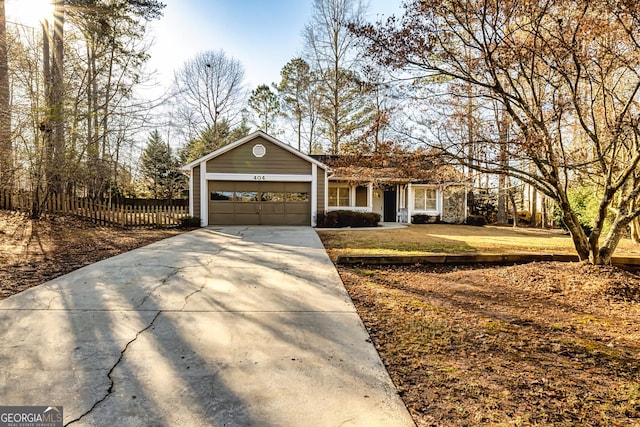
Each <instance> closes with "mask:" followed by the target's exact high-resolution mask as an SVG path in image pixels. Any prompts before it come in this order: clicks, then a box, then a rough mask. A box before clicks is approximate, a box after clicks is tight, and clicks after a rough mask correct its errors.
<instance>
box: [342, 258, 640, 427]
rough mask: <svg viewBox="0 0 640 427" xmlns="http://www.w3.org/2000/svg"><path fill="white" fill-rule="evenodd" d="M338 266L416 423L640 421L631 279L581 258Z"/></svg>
mask: <svg viewBox="0 0 640 427" xmlns="http://www.w3.org/2000/svg"><path fill="white" fill-rule="evenodd" d="M339 271H340V274H341V276H342V278H343V281H344V282H345V285H346V286H347V289H348V290H349V293H350V295H351V297H352V299H353V301H354V303H355V304H356V307H357V308H358V312H359V314H360V316H361V317H362V319H363V322H364V323H365V325H366V326H367V329H368V330H369V331H370V334H371V337H372V340H373V342H374V344H375V345H376V348H377V349H378V351H379V352H380V354H381V357H382V358H383V361H384V363H385V364H386V365H387V367H388V370H389V372H390V375H391V376H392V378H393V380H394V382H395V384H396V386H397V387H398V390H399V392H400V394H401V396H402V398H403V399H404V401H405V403H406V404H407V407H408V408H409V410H410V412H411V413H412V415H413V416H414V419H415V420H416V423H417V424H418V425H419V426H432V425H448V426H449V425H450V426H462V425H482V424H489V425H495V424H504V425H531V424H542V425H550V424H551V425H576V424H583V425H614V426H615V425H633V424H640V420H639V419H638V416H639V415H640V368H639V366H640V322H639V320H640V303H639V301H640V299H639V298H638V295H640V293H639V292H640V278H639V277H638V276H636V275H635V274H633V273H629V272H625V271H622V270H619V269H616V268H611V267H594V266H591V265H588V264H580V263H533V264H527V265H518V266H509V267H496V266H493V267H483V266H478V267H475V268H473V267H469V266H463V267H452V266H431V267H420V266H413V267H382V268H376V267H366V268H363V269H349V268H342V267H341V268H339ZM621 390H624V392H622V391H621Z"/></svg>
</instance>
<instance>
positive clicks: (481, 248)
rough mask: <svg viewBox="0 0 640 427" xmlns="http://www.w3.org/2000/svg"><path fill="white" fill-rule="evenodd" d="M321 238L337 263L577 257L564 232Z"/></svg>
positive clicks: (435, 228)
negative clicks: (471, 256) (387, 257)
mask: <svg viewBox="0 0 640 427" xmlns="http://www.w3.org/2000/svg"><path fill="white" fill-rule="evenodd" d="M318 234H319V235H320V238H321V239H322V241H323V243H324V245H325V248H327V252H329V255H330V256H331V257H332V258H333V259H335V258H336V257H337V256H339V255H355V254H359V255H374V254H398V255H418V254H426V253H463V254H464V253H487V254H498V253H499V254H514V253H555V254H575V249H574V247H573V242H572V240H571V238H570V237H569V235H568V234H566V233H565V232H564V231H562V230H541V229H531V228H515V229H514V228H512V227H496V226H485V227H472V226H467V225H448V224H428V225H412V226H409V227H406V228H401V229H381V230H366V231H365V230H360V231H358V230H339V231H333V230H331V231H328V230H321V229H319V230H318ZM616 255H628V256H640V246H639V245H634V244H633V242H631V241H630V240H628V239H623V240H622V241H621V242H620V244H619V245H618V248H617V250H616Z"/></svg>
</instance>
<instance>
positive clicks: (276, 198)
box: [261, 192, 284, 203]
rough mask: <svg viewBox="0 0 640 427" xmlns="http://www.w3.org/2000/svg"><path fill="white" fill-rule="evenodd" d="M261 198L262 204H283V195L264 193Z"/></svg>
mask: <svg viewBox="0 0 640 427" xmlns="http://www.w3.org/2000/svg"><path fill="white" fill-rule="evenodd" d="M261 196H262V197H261V199H262V201H263V202H279V203H282V202H284V193H274V192H265V193H262V195H261Z"/></svg>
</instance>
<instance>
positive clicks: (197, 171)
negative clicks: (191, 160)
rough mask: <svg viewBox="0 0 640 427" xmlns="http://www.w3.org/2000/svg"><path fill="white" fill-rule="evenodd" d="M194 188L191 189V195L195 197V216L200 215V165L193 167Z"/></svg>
mask: <svg viewBox="0 0 640 427" xmlns="http://www.w3.org/2000/svg"><path fill="white" fill-rule="evenodd" d="M192 173H193V188H192V189H191V197H193V212H192V214H193V216H195V217H200V166H196V167H194V168H193V171H192Z"/></svg>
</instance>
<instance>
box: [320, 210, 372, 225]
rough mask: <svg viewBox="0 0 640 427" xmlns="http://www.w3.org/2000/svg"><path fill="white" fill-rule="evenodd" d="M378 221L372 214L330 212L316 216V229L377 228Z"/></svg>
mask: <svg viewBox="0 0 640 427" xmlns="http://www.w3.org/2000/svg"><path fill="white" fill-rule="evenodd" d="M380 219H381V217H380V214H377V213H374V212H355V211H331V212H326V213H322V214H319V215H318V227H320V228H341V227H377V226H378V223H379V222H380Z"/></svg>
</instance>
